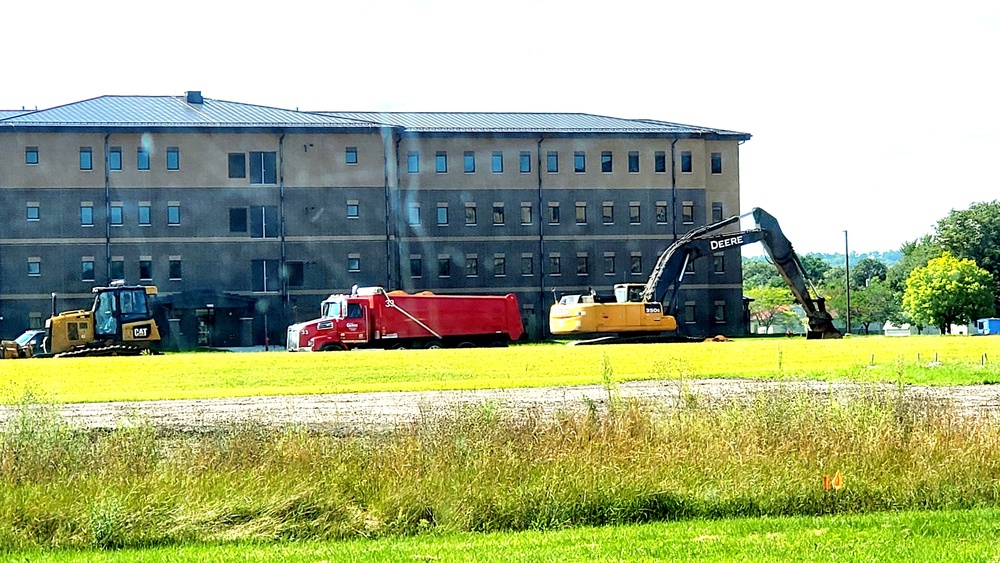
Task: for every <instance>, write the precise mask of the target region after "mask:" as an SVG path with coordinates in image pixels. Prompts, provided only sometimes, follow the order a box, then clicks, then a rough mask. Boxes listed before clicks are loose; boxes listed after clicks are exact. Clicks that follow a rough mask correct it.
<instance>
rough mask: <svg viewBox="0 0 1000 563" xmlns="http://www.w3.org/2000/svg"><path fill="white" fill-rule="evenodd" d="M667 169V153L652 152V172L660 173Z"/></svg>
mask: <svg viewBox="0 0 1000 563" xmlns="http://www.w3.org/2000/svg"><path fill="white" fill-rule="evenodd" d="M666 171H667V153H665V152H663V151H656V152H654V153H653V172H656V173H657V174H662V173H664V172H666Z"/></svg>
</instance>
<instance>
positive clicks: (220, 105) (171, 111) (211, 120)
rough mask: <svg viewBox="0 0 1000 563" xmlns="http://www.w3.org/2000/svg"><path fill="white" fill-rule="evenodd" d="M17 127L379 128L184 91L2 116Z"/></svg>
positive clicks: (93, 100)
mask: <svg viewBox="0 0 1000 563" xmlns="http://www.w3.org/2000/svg"><path fill="white" fill-rule="evenodd" d="M0 123H3V124H4V125H7V124H12V125H15V126H18V127H84V126H90V127H323V128H368V129H374V128H378V127H379V125H377V124H374V123H362V122H359V121H357V120H353V119H347V118H342V117H338V116H329V115H320V114H316V113H308V112H302V111H294V110H287V109H279V108H272V107H266V106H256V105H251V104H242V103H238V102H227V101H223V100H213V99H210V98H204V102H203V103H200V104H199V103H188V102H187V98H186V97H185V96H101V97H98V98H91V99H89V100H83V101H80V102H74V103H71V104H66V105H63V106H57V107H54V108H50V109H43V110H38V111H30V112H20V115H16V114H15V115H14V116H8V117H6V118H0Z"/></svg>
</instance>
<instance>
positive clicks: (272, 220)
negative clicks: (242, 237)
mask: <svg viewBox="0 0 1000 563" xmlns="http://www.w3.org/2000/svg"><path fill="white" fill-rule="evenodd" d="M278 226H279V225H278V206H277V205H251V206H250V238H278Z"/></svg>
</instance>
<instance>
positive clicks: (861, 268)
mask: <svg viewBox="0 0 1000 563" xmlns="http://www.w3.org/2000/svg"><path fill="white" fill-rule="evenodd" d="M888 270H889V268H888V267H886V265H885V264H883V263H882V262H879V261H878V260H876V259H874V258H868V257H865V258H862V259H861V260H859V261H858V263H857V264H855V265H852V266H851V288H852V289H854V288H861V287H865V286H867V285H868V284H870V283H871V282H872V281H875V280H877V281H885V276H886V273H887V272H888Z"/></svg>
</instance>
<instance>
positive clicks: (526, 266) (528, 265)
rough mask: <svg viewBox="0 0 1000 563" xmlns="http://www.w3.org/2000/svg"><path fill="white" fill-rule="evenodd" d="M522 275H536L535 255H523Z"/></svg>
mask: <svg viewBox="0 0 1000 563" xmlns="http://www.w3.org/2000/svg"><path fill="white" fill-rule="evenodd" d="M521 275H522V276H533V275H535V257H534V256H532V255H531V254H522V255H521Z"/></svg>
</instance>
